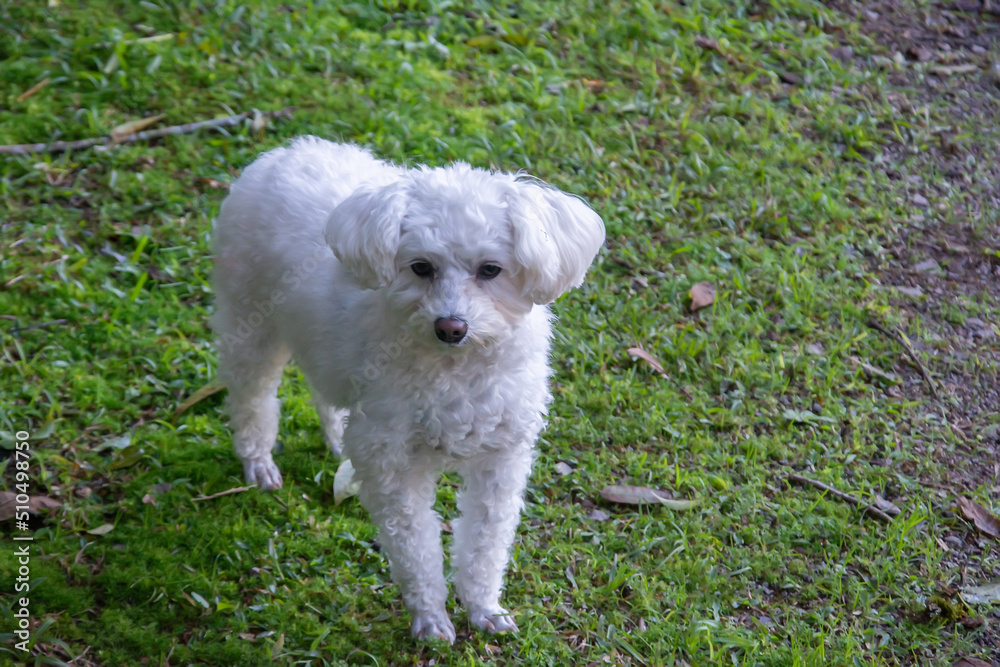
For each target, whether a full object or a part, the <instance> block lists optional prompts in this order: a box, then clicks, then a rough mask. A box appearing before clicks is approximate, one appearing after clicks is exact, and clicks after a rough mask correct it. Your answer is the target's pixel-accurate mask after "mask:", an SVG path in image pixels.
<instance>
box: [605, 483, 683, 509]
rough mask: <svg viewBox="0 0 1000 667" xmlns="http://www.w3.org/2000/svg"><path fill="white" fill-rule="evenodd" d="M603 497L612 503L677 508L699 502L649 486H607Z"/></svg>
mask: <svg viewBox="0 0 1000 667" xmlns="http://www.w3.org/2000/svg"><path fill="white" fill-rule="evenodd" d="M601 497H602V498H604V499H605V500H607V501H608V502H611V503H621V504H623V505H641V504H643V503H645V504H649V505H666V506H667V507H669V508H671V509H675V510H685V509H688V508H689V507H693V506H694V505H697V504H698V503H697V501H694V500H674V499H673V498H669V497H668V496H667V494H665V493H664V492H663V491H657V490H656V489H651V488H649V487H648V486H606V487H604V488H603V489H601Z"/></svg>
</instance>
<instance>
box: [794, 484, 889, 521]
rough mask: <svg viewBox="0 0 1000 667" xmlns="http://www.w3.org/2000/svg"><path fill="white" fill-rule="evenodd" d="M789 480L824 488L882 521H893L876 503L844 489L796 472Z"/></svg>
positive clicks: (832, 494)
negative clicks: (872, 503) (841, 489)
mask: <svg viewBox="0 0 1000 667" xmlns="http://www.w3.org/2000/svg"><path fill="white" fill-rule="evenodd" d="M788 481H789V482H791V483H793V484H798V485H799V486H815V487H816V488H817V489H822V490H823V491H826V492H827V493H829V494H830V495H831V496H836V497H837V498H840V499H841V500H846V501H847V502H849V503H851V504H852V505H854V506H855V507H859V508H861V510H862V511H864V512H867V513H868V514H871V515H872V516H873V517H875V518H876V519H878V520H879V521H882V522H884V523H892V517H891V516H889V515H888V514H886V513H885V512H883V511H882V510H880V509H879V508H877V507H875V506H874V505H869V504H868V503H866V502H863V501H861V500H859V499H858V498H855V497H854V496H852V495H851V494H849V493H844V492H843V491H840V490H839V489H835V488H833V487H832V486H829V485H827V484H824V483H823V482H819V481H816V480H815V479H809V478H808V477H803V476H802V475H796V474H794V473H792V474H790V475H789V476H788Z"/></svg>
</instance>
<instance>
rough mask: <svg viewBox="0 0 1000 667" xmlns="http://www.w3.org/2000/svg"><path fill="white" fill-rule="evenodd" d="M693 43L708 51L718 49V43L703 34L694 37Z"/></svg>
mask: <svg viewBox="0 0 1000 667" xmlns="http://www.w3.org/2000/svg"><path fill="white" fill-rule="evenodd" d="M694 45H695V46H698V47H700V48H703V49H707V50H709V51H720V52H721V50H722V49H720V48H719V43H718V42H717V41H715V40H714V39H712V38H711V37H705V36H704V35H698V36H697V37H695V38H694Z"/></svg>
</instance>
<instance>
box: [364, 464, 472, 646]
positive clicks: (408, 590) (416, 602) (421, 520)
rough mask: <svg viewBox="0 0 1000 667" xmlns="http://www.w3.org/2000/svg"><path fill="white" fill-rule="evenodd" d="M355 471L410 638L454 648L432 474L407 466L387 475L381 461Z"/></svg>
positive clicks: (430, 469) (439, 521)
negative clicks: (406, 616) (409, 625)
mask: <svg viewBox="0 0 1000 667" xmlns="http://www.w3.org/2000/svg"><path fill="white" fill-rule="evenodd" d="M354 466H355V470H356V471H357V474H358V477H359V479H361V490H360V491H359V492H358V497H359V499H360V500H361V504H362V505H364V507H365V509H367V510H368V512H369V513H370V514H371V517H372V520H373V521H374V522H375V524H376V525H377V526H378V530H379V541H380V542H381V544H382V548H383V550H384V551H385V554H386V556H388V558H389V565H390V567H391V568H392V578H393V580H394V581H395V582H396V584H397V585H398V586H399V588H400V591H401V592H402V594H403V602H404V604H405V605H406V608H407V609H408V610H409V612H410V615H411V616H412V617H413V626H412V628H411V632H412V634H413V636H414V637H416V638H417V639H431V638H438V639H443V640H445V641H447V642H448V643H449V644H450V643H453V642H454V641H455V626H453V625H452V623H451V620H450V619H449V618H448V612H447V610H446V609H445V600H446V599H447V596H448V587H447V584H446V583H445V580H444V572H443V565H444V554H443V551H442V548H441V519H440V517H439V516H438V515H437V513H436V512H435V511H434V510H433V506H434V498H435V495H436V487H437V477H438V475H437V472H436V470H435V469H434V468H433V467H430V466H427V467H421V466H419V465H412V464H411V466H409V467H407V468H404V469H386V467H385V459H381V460H372V459H369V460H368V461H358V462H356V463H355V464H354Z"/></svg>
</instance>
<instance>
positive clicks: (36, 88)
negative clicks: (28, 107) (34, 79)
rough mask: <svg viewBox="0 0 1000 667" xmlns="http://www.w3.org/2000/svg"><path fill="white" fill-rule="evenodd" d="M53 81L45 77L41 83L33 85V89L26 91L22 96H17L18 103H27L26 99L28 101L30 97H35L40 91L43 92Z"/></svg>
mask: <svg viewBox="0 0 1000 667" xmlns="http://www.w3.org/2000/svg"><path fill="white" fill-rule="evenodd" d="M51 80H52V79H50V78H49V77H45V78H44V79H42V80H41V81H39V82H38V83H36V84H35V85H33V86H32V87H31V88H28V89H27V90H26V91H24V92H23V93H21V94H20V95H18V96H17V101H18V102H23V101H25V100H26V99H28V98H29V97H31V96H32V95H34V94H35V93H37V92H38V91H39V90H41V89H42V88H44V87H45V86H47V85H49V81H51Z"/></svg>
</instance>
